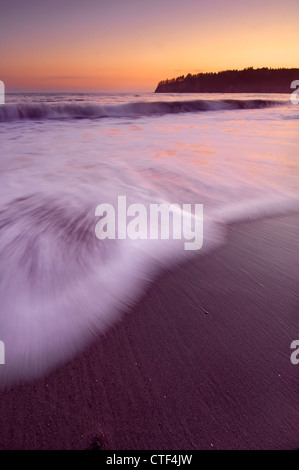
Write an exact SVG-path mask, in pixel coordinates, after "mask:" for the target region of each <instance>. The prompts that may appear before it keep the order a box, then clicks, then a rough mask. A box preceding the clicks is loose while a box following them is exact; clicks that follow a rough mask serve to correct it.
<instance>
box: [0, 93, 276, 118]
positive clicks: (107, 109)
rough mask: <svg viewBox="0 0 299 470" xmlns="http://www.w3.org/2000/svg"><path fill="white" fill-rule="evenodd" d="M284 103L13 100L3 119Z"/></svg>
mask: <svg viewBox="0 0 299 470" xmlns="http://www.w3.org/2000/svg"><path fill="white" fill-rule="evenodd" d="M280 104H282V102H280V101H273V100H264V99H251V100H234V99H227V100H189V101H171V102H162V101H156V102H142V101H141V102H135V103H134V102H133V103H126V104H119V105H100V104H91V103H89V104H88V103H84V104H80V103H61V104H56V103H55V104H53V103H51V104H49V103H38V104H37V103H31V104H28V103H14V104H6V105H3V106H1V107H0V122H6V121H19V120H24V119H33V120H39V119H84V118H88V119H97V118H109V117H113V118H117V117H141V116H152V115H163V114H177V113H190V112H191V113H192V112H205V111H227V110H238V109H262V108H268V107H273V106H279V105H280Z"/></svg>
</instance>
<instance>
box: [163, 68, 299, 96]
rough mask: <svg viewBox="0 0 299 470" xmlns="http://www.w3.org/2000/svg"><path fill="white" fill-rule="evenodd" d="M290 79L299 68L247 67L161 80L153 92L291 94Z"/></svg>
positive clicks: (298, 75) (296, 73)
mask: <svg viewBox="0 0 299 470" xmlns="http://www.w3.org/2000/svg"><path fill="white" fill-rule="evenodd" d="M294 80H299V68H292V69H284V68H281V69H268V68H261V69H254V68H253V67H249V68H246V69H244V70H226V71H224V72H217V73H198V74H196V75H191V74H190V73H189V74H188V75H187V76H186V77H184V75H181V76H180V77H177V78H172V79H170V80H168V79H167V80H162V81H161V82H160V83H159V84H158V86H157V88H156V90H155V93H291V92H292V89H291V83H292V82H293V81H294Z"/></svg>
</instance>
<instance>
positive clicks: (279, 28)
mask: <svg viewBox="0 0 299 470" xmlns="http://www.w3.org/2000/svg"><path fill="white" fill-rule="evenodd" d="M298 23H299V4H298V0H286V1H285V2H283V4H282V3H281V2H279V1H278V0H271V1H270V0H262V1H257V0H253V1H252V0H251V1H246V0H241V1H234V0H209V1H206V0H202V1H198V0H188V1H187V2H185V3H184V4H183V3H182V2H181V1H178V0H172V1H170V0H164V1H161V0H159V1H158V0H151V1H150V2H149V1H145V2H141V1H137V0H124V1H117V0H111V1H108V0H107V1H106V0H98V1H96V0H87V1H84V2H83V1H78V0H72V1H71V0H59V1H58V0H53V1H52V2H45V1H38V0H28V1H26V2H23V1H21V0H4V1H2V2H1V10H0V25H1V26H0V41H1V54H0V65H1V69H0V79H1V80H3V81H4V83H5V85H6V90H7V92H15V91H35V92H38V91H89V90H90V91H110V90H111V91H116V90H117V91H153V90H154V89H155V87H156V85H157V83H158V81H159V80H161V79H166V78H171V77H175V76H178V75H183V74H184V75H186V74H187V73H197V72H207V71H211V72H213V71H219V70H225V69H231V68H234V69H236V68H238V69H241V68H244V67H248V66H253V67H264V66H265V67H274V68H275V67H298V65H299V64H298V57H299V41H298Z"/></svg>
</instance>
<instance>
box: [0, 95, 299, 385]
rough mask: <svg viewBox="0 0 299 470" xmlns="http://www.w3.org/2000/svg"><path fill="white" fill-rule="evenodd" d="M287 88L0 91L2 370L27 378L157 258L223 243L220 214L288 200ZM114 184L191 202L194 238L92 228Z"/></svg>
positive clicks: (293, 175) (120, 298) (297, 108)
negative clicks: (198, 238) (199, 219)
mask: <svg viewBox="0 0 299 470" xmlns="http://www.w3.org/2000/svg"><path fill="white" fill-rule="evenodd" d="M290 98H291V96H290V95H288V94H275V95H261V94H256V95H255V94H219V93H217V94H170V93H169V94H155V93H115V94H112V93H110V94H108V93H105V94H103V93H76V94H74V93H73V94H71V93H64V94H62V93H43V94H41V93H34V94H30V93H26V94H7V95H6V97H5V104H3V105H0V158H1V171H0V188H1V207H0V227H1V231H0V258H1V263H0V269H1V285H0V308H1V311H0V341H1V345H2V350H3V351H5V361H4V360H3V361H2V362H5V364H2V365H0V383H1V381H2V383H5V384H6V383H10V382H16V381H22V380H30V379H34V378H36V377H39V376H40V375H43V374H45V373H48V371H50V370H51V369H53V368H55V367H57V366H58V365H59V364H61V363H63V362H65V361H67V360H68V359H70V358H71V357H73V356H74V355H75V354H77V353H78V351H80V350H82V348H84V347H85V346H86V345H87V344H88V343H89V342H90V341H91V340H92V339H93V338H95V336H96V335H99V334H103V333H104V332H105V331H106V330H107V328H109V327H110V326H111V325H114V324H115V323H117V322H118V321H121V319H122V317H123V316H124V315H129V314H130V308H131V306H132V305H134V304H135V303H136V302H138V301H139V299H140V298H141V297H142V295H143V293H144V291H145V289H147V288H148V286H149V285H150V284H151V283H152V282H157V276H158V275H159V273H160V272H162V271H163V270H168V269H172V267H173V266H178V265H180V264H181V263H185V262H188V260H189V259H191V257H195V256H198V262H199V263H200V257H201V255H202V254H205V255H206V256H209V252H211V251H213V250H215V249H218V248H219V246H222V245H223V244H225V243H226V240H227V236H228V235H227V233H228V231H227V227H228V226H229V224H232V223H238V222H243V221H249V220H255V219H260V218H264V217H271V216H274V215H282V214H286V213H291V212H296V211H297V212H298V208H299V139H298V134H299V105H294V104H292V103H291V99H290ZM119 196H123V197H124V196H125V197H126V201H127V204H128V205H131V204H142V205H143V206H144V207H145V208H146V207H149V205H150V204H168V205H170V204H177V205H179V206H180V207H181V206H183V204H189V205H190V206H189V207H191V208H193V207H195V205H196V204H198V205H199V204H200V205H202V208H203V244H202V247H201V248H200V249H199V250H194V251H187V250H185V249H184V243H183V242H184V240H178V239H175V240H174V239H173V238H169V239H162V238H158V239H151V238H150V237H148V238H146V239H141V238H138V237H137V238H136V239H131V238H128V237H127V238H121V239H119V238H118V237H117V236H116V237H115V238H114V239H113V238H109V239H108V238H106V239H99V238H98V237H96V234H95V227H96V223H97V220H98V218H97V217H96V215H95V214H96V208H97V206H98V205H101V204H110V206H112V207H114V208H115V214H116V215H115V217H116V216H117V204H118V200H119V199H118V198H119ZM112 223H113V222H112ZM115 223H116V227H117V220H116V221H115ZM116 233H117V229H116ZM273 237H275V234H273ZM186 314H187V312H186Z"/></svg>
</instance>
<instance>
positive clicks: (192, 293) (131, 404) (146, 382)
mask: <svg viewBox="0 0 299 470" xmlns="http://www.w3.org/2000/svg"><path fill="white" fill-rule="evenodd" d="M298 228H299V215H297V214H296V215H288V216H282V217H275V218H269V219H263V220H259V221H254V222H249V223H242V224H236V225H231V226H230V227H229V229H228V231H229V237H228V241H227V244H226V245H225V246H223V247H220V248H219V249H218V250H216V251H215V252H212V253H209V254H208V255H203V256H201V255H199V256H198V257H197V256H196V257H194V260H190V261H189V262H188V264H185V265H184V266H181V267H178V268H176V269H173V270H172V271H171V272H167V273H164V274H163V275H161V276H160V277H159V278H158V279H156V281H155V283H153V284H152V285H151V286H150V288H149V289H148V290H147V292H146V293H145V295H144V297H143V298H142V299H140V301H139V302H138V303H137V305H135V307H133V308H132V309H131V311H129V312H127V313H126V314H124V315H123V317H122V319H121V320H120V321H119V322H117V323H116V324H115V325H114V326H112V327H111V328H110V329H109V330H108V331H107V333H106V334H105V335H103V336H99V337H98V338H97V339H96V340H95V341H94V342H93V344H91V345H90V346H89V347H87V348H86V349H85V350H84V351H83V352H82V353H81V354H79V355H78V356H76V357H74V358H73V360H72V361H71V362H69V363H67V364H66V365H64V366H61V367H59V368H58V369H57V370H55V371H53V372H52V373H51V374H49V375H48V376H47V377H45V378H42V379H40V380H37V381H35V382H32V383H27V384H22V385H19V386H15V387H13V388H11V389H9V390H6V391H5V390H2V391H0V416H1V422H0V429H1V433H0V436H1V437H0V448H1V449H86V448H88V447H90V445H91V444H92V442H93V441H94V440H98V441H99V442H100V445H101V447H102V448H103V449H109V450H119V449H126V450H134V449H136V450H137V449H138V450H140V449H159V450H176V449H185V450H193V449H292V448H296V447H298V440H299V433H298V418H299V409H298V396H297V395H298V385H299V379H298V370H299V369H298V368H299V366H297V367H296V366H295V365H293V364H292V363H291V361H290V354H291V350H290V344H291V342H292V341H293V340H294V339H299V327H298V303H299V287H298V285H299V283H298V279H299V272H298V265H299V263H298V261H299V246H298V243H299V242H298Z"/></svg>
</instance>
